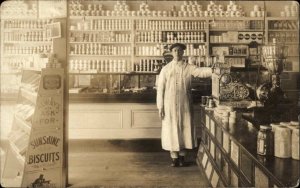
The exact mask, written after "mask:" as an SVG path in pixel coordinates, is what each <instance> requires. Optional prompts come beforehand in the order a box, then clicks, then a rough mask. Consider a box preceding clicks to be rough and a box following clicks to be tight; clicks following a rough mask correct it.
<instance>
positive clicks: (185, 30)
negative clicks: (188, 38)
mask: <svg viewBox="0 0 300 188" xmlns="http://www.w3.org/2000/svg"><path fill="white" fill-rule="evenodd" d="M136 31H138V32H141V31H146V32H147V31H148V32H149V31H152V32H157V31H158V32H197V31H198V32H206V31H207V29H189V30H187V29H174V30H172V29H158V30H156V29H154V28H153V29H136Z"/></svg>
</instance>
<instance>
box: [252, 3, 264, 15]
mask: <svg viewBox="0 0 300 188" xmlns="http://www.w3.org/2000/svg"><path fill="white" fill-rule="evenodd" d="M264 16H265V9H264V8H261V7H260V6H259V5H254V7H253V10H252V11H251V12H250V17H264Z"/></svg>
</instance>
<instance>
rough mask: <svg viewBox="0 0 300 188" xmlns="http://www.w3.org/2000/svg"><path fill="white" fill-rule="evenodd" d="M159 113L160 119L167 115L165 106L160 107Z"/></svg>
mask: <svg viewBox="0 0 300 188" xmlns="http://www.w3.org/2000/svg"><path fill="white" fill-rule="evenodd" d="M158 115H159V117H160V119H162V120H163V119H164V117H165V109H164V108H160V109H158Z"/></svg>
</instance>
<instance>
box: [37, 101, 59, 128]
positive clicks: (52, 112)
mask: <svg viewBox="0 0 300 188" xmlns="http://www.w3.org/2000/svg"><path fill="white" fill-rule="evenodd" d="M62 114H63V103H62V98H61V96H52V97H40V98H39V99H38V101H37V104H36V115H35V116H34V118H33V122H32V123H33V125H34V127H35V128H37V129H39V128H59V127H60V126H62V118H63V117H62Z"/></svg>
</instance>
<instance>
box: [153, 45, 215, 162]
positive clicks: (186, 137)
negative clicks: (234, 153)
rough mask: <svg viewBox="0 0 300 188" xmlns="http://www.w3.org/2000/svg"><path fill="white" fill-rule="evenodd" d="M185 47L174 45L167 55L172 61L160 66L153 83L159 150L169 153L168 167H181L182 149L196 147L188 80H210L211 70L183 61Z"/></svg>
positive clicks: (182, 159)
mask: <svg viewBox="0 0 300 188" xmlns="http://www.w3.org/2000/svg"><path fill="white" fill-rule="evenodd" d="M185 49H186V46H185V45H184V44H180V43H175V44H173V45H171V47H170V51H171V52H172V55H173V60H172V61H171V62H170V63H169V64H167V65H166V66H164V67H163V68H162V70H161V72H160V74H159V78H158V82H157V108H158V111H159V116H160V118H161V119H162V134H161V140H162V148H163V149H164V150H168V151H170V154H171V158H172V164H171V166H173V167H177V166H184V156H185V153H186V151H185V149H193V148H195V147H196V146H197V136H196V127H195V126H194V125H193V119H192V107H193V103H192V94H191V82H192V76H195V77H202V78H206V77H210V76H211V74H212V69H211V68H209V67H197V66H195V65H192V64H188V63H187V62H185V61H183V54H184V50H185Z"/></svg>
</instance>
